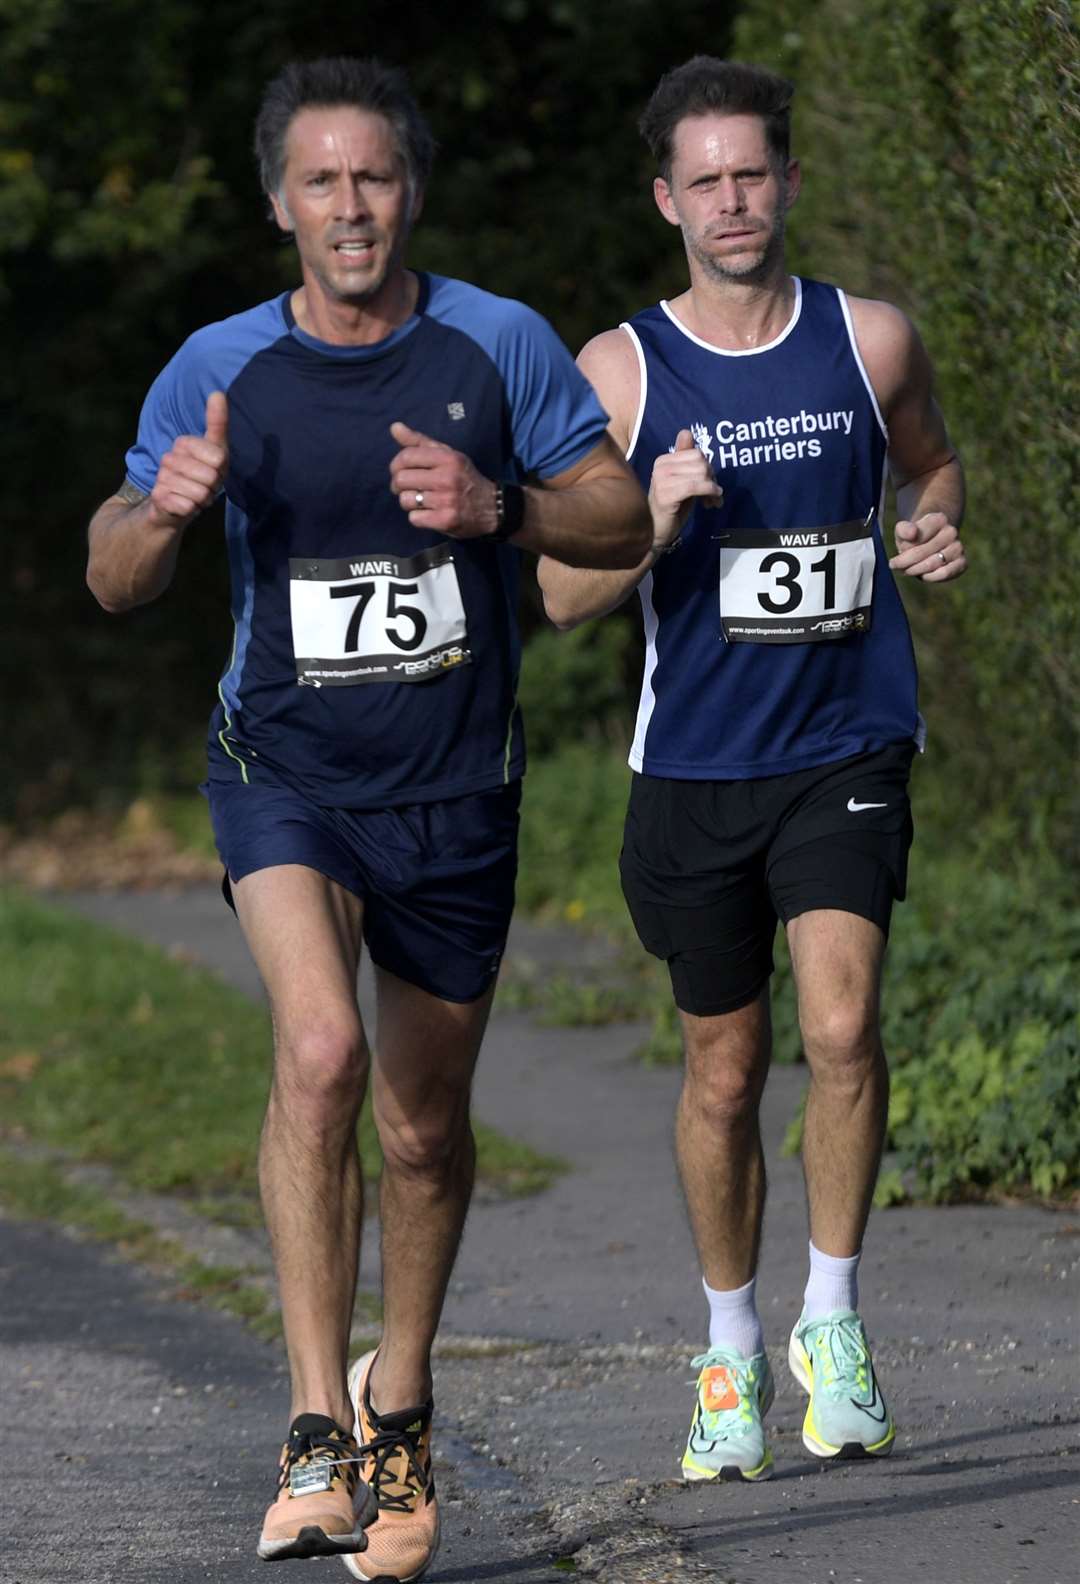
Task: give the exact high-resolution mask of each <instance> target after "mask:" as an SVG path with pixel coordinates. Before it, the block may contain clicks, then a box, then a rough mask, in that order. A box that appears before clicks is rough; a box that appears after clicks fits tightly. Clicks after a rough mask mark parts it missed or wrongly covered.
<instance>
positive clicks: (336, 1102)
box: [274, 1017, 368, 1113]
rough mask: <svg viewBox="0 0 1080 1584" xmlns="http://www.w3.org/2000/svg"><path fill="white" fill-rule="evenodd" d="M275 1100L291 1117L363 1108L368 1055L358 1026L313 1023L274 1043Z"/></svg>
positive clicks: (331, 1020) (344, 1021)
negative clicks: (307, 1111) (300, 1112)
mask: <svg viewBox="0 0 1080 1584" xmlns="http://www.w3.org/2000/svg"><path fill="white" fill-rule="evenodd" d="M276 1047H277V1048H276V1056H275V1070H274V1097H275V1100H276V1101H277V1102H278V1103H279V1104H285V1105H287V1106H288V1107H289V1109H290V1110H291V1111H297V1110H304V1109H312V1110H315V1111H323V1110H335V1109H336V1110H343V1111H345V1112H346V1113H348V1112H349V1111H350V1110H351V1109H352V1108H354V1107H356V1106H358V1105H359V1102H360V1100H361V1098H362V1096H363V1093H364V1088H365V1085H366V1082H367V1074H368V1053H367V1047H366V1044H365V1042H364V1034H363V1029H362V1028H361V1026H360V1023H359V1020H357V1019H352V1018H349V1017H321V1018H315V1019H312V1020H311V1022H309V1023H307V1024H305V1025H304V1026H303V1027H302V1028H298V1029H296V1030H294V1031H292V1032H291V1033H289V1034H287V1035H285V1036H282V1035H281V1034H279V1035H278V1038H277V1042H276Z"/></svg>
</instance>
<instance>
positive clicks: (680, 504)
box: [649, 429, 724, 550]
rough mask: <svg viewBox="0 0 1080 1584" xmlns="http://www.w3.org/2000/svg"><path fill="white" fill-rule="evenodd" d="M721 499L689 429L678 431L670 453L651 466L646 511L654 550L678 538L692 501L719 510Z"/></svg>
mask: <svg viewBox="0 0 1080 1584" xmlns="http://www.w3.org/2000/svg"><path fill="white" fill-rule="evenodd" d="M723 499H724V492H723V490H722V489H721V488H720V486H719V484H718V483H717V482H716V479H715V478H714V477H713V471H712V468H711V467H710V465H709V460H708V458H707V457H706V455H705V453H704V452H703V451H701V450H699V449H698V447H697V446H696V445H695V444H694V437H693V435H692V434H691V433H690V431H689V429H680V430H679V433H678V435H677V436H676V439H675V449H674V451H666V452H665V453H664V455H663V456H658V457H657V459H656V461H655V463H654V464H653V471H652V482H651V484H650V485H649V509H650V510H651V512H652V520H653V548H654V550H659V549H660V548H662V547H663V546H664V545H668V544H670V543H671V542H672V540H673V539H676V538H677V537H678V534H679V530H680V529H681V527H682V525H683V523H684V522H685V521H686V519H687V517H689V515H690V508H691V507H692V506H693V504H694V501H695V500H703V501H704V502H705V503H706V505H708V506H719V505H720V504H721V502H722V501H723Z"/></svg>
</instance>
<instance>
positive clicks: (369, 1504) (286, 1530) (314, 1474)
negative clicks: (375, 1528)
mask: <svg viewBox="0 0 1080 1584" xmlns="http://www.w3.org/2000/svg"><path fill="white" fill-rule="evenodd" d="M360 1467H361V1454H360V1448H359V1446H358V1445H357V1443H356V1440H355V1438H354V1437H353V1435H352V1434H351V1433H350V1432H349V1431H348V1430H343V1429H342V1428H341V1426H340V1425H338V1424H335V1423H334V1421H333V1420H332V1419H328V1418H327V1417H326V1415H325V1414H300V1415H299V1416H298V1417H297V1418H296V1419H294V1420H293V1422H292V1424H291V1426H290V1427H289V1439H288V1440H287V1441H286V1443H285V1445H284V1446H283V1447H282V1449H281V1462H280V1464H279V1465H278V1489H277V1497H276V1498H275V1500H274V1501H273V1502H271V1504H270V1506H269V1507H268V1508H267V1512H266V1517H265V1519H264V1520H263V1531H262V1534H261V1536H260V1537H259V1545H258V1552H259V1555H260V1556H261V1557H262V1559H263V1561H264V1562H283V1561H285V1560H286V1559H287V1558H288V1557H315V1556H341V1555H343V1554H344V1553H346V1552H349V1551H362V1550H363V1549H364V1546H365V1545H366V1544H367V1537H366V1535H365V1533H364V1529H365V1527H366V1525H368V1524H370V1523H374V1521H375V1519H376V1518H377V1517H378V1514H379V1508H378V1504H377V1502H376V1500H375V1496H374V1493H373V1492H372V1490H371V1488H370V1486H368V1485H367V1484H365V1482H364V1481H363V1479H361V1477H360Z"/></svg>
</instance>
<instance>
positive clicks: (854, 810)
mask: <svg viewBox="0 0 1080 1584" xmlns="http://www.w3.org/2000/svg"><path fill="white" fill-rule="evenodd" d="M847 806H848V813H849V814H859V813H861V812H862V810H863V809H868V808H888V806H889V805H888V804H887V803H856V801H855V799H854V798H848V800H847Z"/></svg>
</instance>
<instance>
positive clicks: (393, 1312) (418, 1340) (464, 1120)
mask: <svg viewBox="0 0 1080 1584" xmlns="http://www.w3.org/2000/svg"><path fill="white" fill-rule="evenodd" d="M376 986H377V994H378V1032H377V1036H376V1055H375V1070H374V1075H373V1080H372V1100H373V1105H374V1112H375V1122H376V1126H377V1128H378V1131H379V1141H380V1143H381V1145H382V1151H383V1173H382V1182H381V1184H380V1190H379V1210H380V1219H381V1224H382V1286H383V1331H382V1341H381V1343H380V1346H379V1354H378V1358H377V1360H376V1362H375V1366H374V1368H373V1371H372V1377H373V1378H372V1397H373V1401H374V1406H375V1408H376V1409H377V1410H378V1411H380V1412H383V1413H386V1412H391V1411H393V1410H394V1409H396V1408H403V1407H407V1406H412V1405H413V1404H415V1403H423V1402H426V1401H427V1399H428V1398H429V1397H430V1395H431V1361H430V1356H431V1345H432V1342H433V1341H434V1338H435V1332H436V1330H437V1328H438V1324H439V1316H440V1314H441V1312H442V1305H443V1299H444V1297H445V1295H446V1287H447V1283H448V1281H449V1279H450V1272H451V1270H452V1268H453V1264H454V1259H455V1256H456V1254H457V1249H458V1243H459V1241H460V1239H461V1231H462V1227H463V1226H464V1224H465V1214H466V1211H467V1209H468V1205H469V1199H470V1196H471V1194H472V1185H473V1175H474V1169H475V1160H476V1147H475V1143H474V1140H473V1132H472V1126H471V1123H470V1120H469V1096H470V1091H471V1086H472V1075H473V1069H474V1067H475V1065H476V1058H477V1055H478V1053H479V1050H480V1042H481V1040H482V1039H483V1035H484V1029H485V1027H486V1025H487V1019H488V1014H489V1012H490V1010H491V1000H492V995H493V989H492V990H491V991H488V992H487V993H486V994H485V995H483V996H481V997H480V998H479V999H478V1000H476V1001H470V1002H464V1003H462V1002H453V1001H445V1000H442V999H440V998H439V997H438V996H435V995H431V994H430V993H429V992H427V991H426V990H421V989H420V988H419V987H418V986H416V985H413V984H409V983H407V982H406V981H405V980H403V979H400V978H398V977H397V975H395V974H392V973H390V972H389V971H388V970H386V969H384V968H376Z"/></svg>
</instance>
